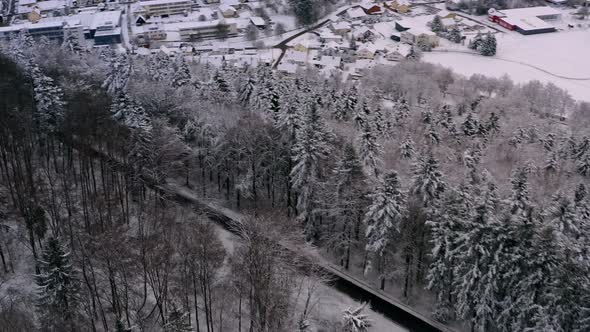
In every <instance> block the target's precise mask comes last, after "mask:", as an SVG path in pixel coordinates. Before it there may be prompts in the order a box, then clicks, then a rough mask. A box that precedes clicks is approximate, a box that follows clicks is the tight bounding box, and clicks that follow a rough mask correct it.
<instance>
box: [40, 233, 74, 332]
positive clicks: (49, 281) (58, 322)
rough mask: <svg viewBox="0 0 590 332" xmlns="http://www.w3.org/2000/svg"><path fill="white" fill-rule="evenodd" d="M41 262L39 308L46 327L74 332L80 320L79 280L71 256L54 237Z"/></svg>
mask: <svg viewBox="0 0 590 332" xmlns="http://www.w3.org/2000/svg"><path fill="white" fill-rule="evenodd" d="M37 263H38V265H39V271H40V273H39V274H37V275H36V276H35V282H36V284H37V287H38V291H39V297H38V300H37V308H38V310H39V312H40V314H41V318H40V320H41V322H42V324H43V326H44V327H45V328H48V329H51V330H54V331H66V330H72V331H73V330H74V327H75V326H76V323H77V321H78V317H77V306H78V279H77V277H76V273H75V271H74V269H73V267H72V264H71V262H70V253H69V252H67V251H66V249H65V248H64V247H63V245H62V244H61V243H60V242H59V241H58V240H57V239H55V238H50V239H49V240H48V241H47V245H46V246H45V249H44V250H43V252H42V253H41V257H40V258H39V261H38V262H37Z"/></svg>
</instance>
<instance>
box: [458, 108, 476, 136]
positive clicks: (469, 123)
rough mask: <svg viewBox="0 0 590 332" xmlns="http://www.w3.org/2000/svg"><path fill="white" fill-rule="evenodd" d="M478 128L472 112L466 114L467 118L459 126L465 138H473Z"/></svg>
mask: <svg viewBox="0 0 590 332" xmlns="http://www.w3.org/2000/svg"><path fill="white" fill-rule="evenodd" d="M478 127H479V122H478V121H477V120H476V119H475V115H473V113H472V112H470V113H469V114H467V117H466V118H465V120H464V121H463V123H462V124H461V130H462V131H463V134H465V136H473V135H475V134H477V129H478Z"/></svg>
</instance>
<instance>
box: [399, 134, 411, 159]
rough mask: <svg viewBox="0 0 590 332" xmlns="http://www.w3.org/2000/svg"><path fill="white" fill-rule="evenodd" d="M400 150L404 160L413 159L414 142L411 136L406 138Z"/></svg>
mask: <svg viewBox="0 0 590 332" xmlns="http://www.w3.org/2000/svg"><path fill="white" fill-rule="evenodd" d="M399 148H400V155H401V157H402V159H412V158H413V157H414V154H415V151H414V141H412V138H410V136H408V137H406V139H405V140H404V141H403V142H402V144H401V145H400V146H399Z"/></svg>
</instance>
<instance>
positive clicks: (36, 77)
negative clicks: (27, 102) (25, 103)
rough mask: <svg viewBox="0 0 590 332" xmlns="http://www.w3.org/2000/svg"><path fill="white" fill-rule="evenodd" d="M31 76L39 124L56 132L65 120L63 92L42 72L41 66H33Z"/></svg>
mask: <svg viewBox="0 0 590 332" xmlns="http://www.w3.org/2000/svg"><path fill="white" fill-rule="evenodd" d="M31 75H32V77H33V87H34V98H35V102H36V105H37V112H36V113H35V115H36V118H37V122H38V124H39V126H40V127H41V128H44V129H47V130H49V131H50V132H51V131H54V130H55V129H56V128H57V126H58V125H59V124H60V122H61V120H62V118H63V113H64V106H65V102H64V100H63V91H62V89H61V88H60V87H59V85H58V84H56V83H55V81H54V80H53V79H52V78H51V77H49V76H47V75H45V74H44V73H43V72H42V71H41V69H40V68H39V66H37V65H32V67H31Z"/></svg>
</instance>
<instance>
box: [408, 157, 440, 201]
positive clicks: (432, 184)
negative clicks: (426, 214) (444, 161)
mask: <svg viewBox="0 0 590 332" xmlns="http://www.w3.org/2000/svg"><path fill="white" fill-rule="evenodd" d="M412 172H413V174H414V176H413V183H412V193H413V194H414V195H416V196H417V197H418V198H419V199H420V201H421V202H422V203H423V204H424V205H425V206H428V205H429V203H430V202H432V201H433V200H436V199H438V198H439V197H440V194H441V193H442V192H443V191H444V190H445V187H446V184H445V182H444V180H443V177H444V176H443V174H442V172H441V171H440V170H439V165H438V160H436V159H435V158H434V157H433V156H432V155H431V154H426V155H423V156H420V157H419V158H418V160H417V161H416V162H415V163H414V165H413V170H412Z"/></svg>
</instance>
